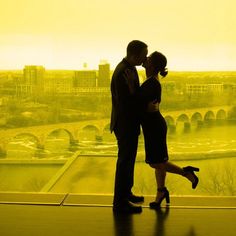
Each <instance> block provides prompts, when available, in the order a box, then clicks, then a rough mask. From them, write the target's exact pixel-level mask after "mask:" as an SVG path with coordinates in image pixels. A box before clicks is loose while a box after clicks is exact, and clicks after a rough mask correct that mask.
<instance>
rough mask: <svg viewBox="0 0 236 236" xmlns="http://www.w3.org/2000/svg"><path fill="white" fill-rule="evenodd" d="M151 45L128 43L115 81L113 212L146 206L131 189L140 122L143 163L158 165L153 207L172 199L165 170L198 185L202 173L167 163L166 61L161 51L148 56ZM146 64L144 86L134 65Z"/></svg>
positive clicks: (112, 130)
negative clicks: (163, 83)
mask: <svg viewBox="0 0 236 236" xmlns="http://www.w3.org/2000/svg"><path fill="white" fill-rule="evenodd" d="M147 54H148V46H147V45H146V44H145V43H144V42H142V41H139V40H133V41H131V42H130V43H129V44H128V46H127V54H126V57H125V58H124V59H123V60H122V61H121V62H120V63H119V64H118V65H117V67H116V69H115V71H114V73H113V76H112V81H111V94H112V114H111V127H110V128H111V132H114V134H115V136H116V139H117V144H118V159H117V163H116V174H115V188H114V199H113V211H114V212H116V213H127V214H129V213H140V212H142V207H141V206H139V205H136V203H142V202H144V197H143V196H136V195H134V194H133V193H132V187H133V183H134V164H135V159H136V155H137V148H138V136H139V134H140V125H141V126H142V131H143V135H144V143H145V153H146V157H145V161H146V163H147V164H148V165H149V166H150V167H152V168H154V170H155V176H156V183H157V195H156V199H155V201H153V202H151V203H150V204H149V205H150V208H152V209H159V208H160V205H161V202H162V201H163V200H164V199H165V200H166V203H167V204H168V203H169V202H170V198H169V192H168V190H167V188H166V186H165V178H166V172H170V173H175V174H178V175H182V176H183V177H185V178H187V179H188V180H189V181H190V182H191V183H192V188H193V189H195V188H196V186H197V184H198V177H197V176H196V175H195V173H194V171H199V169H198V168H196V167H192V166H187V167H183V168H181V167H179V166H177V165H174V164H173V163H171V162H169V161H168V159H169V158H168V150H167V145H166V134H167V125H166V122H165V119H164V117H163V116H162V114H161V113H160V110H159V104H160V102H161V84H160V80H159V79H160V77H165V76H166V75H167V74H168V71H167V69H166V65H167V59H166V57H165V56H164V55H163V54H162V53H160V52H157V51H155V52H153V53H151V54H150V55H149V56H147ZM140 65H142V66H143V67H144V68H145V70H146V80H145V81H144V83H143V84H142V85H141V86H140V84H139V77H138V73H137V70H136V68H135V66H140Z"/></svg>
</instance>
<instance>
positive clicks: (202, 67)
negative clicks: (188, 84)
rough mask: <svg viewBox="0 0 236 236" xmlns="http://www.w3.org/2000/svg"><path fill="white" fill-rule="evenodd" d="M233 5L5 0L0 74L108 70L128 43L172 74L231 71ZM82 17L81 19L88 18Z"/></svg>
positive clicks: (184, 0)
mask: <svg viewBox="0 0 236 236" xmlns="http://www.w3.org/2000/svg"><path fill="white" fill-rule="evenodd" d="M235 6H236V3H235V1H233V0H225V1H223V0H214V1H213V0H209V1H205V0H199V1H197V2H193V1H188V0H179V1H171V0H166V1H154V0H148V1H146V2H145V4H144V3H143V1H142V2H141V1H140V0H136V1H133V0H131V1H125V0H120V1H117V0H114V1H108V0H100V1H97V0H94V1H90V2H84V1H81V0H67V1H65V0H60V1H54V0H52V1H47V0H41V1H36V0H21V1H16V0H9V1H5V2H1V3H0V9H1V10H0V13H1V14H0V20H1V21H0V22H1V23H0V26H1V27H0V35H1V37H0V70H14V69H22V68H23V67H24V65H29V64H34V65H43V66H45V67H46V68H47V69H49V70H50V69H62V70H74V69H81V68H83V64H84V63H85V62H86V63H87V64H88V68H89V69H95V68H97V65H98V64H99V62H100V60H101V59H106V60H107V61H109V63H110V65H111V69H114V67H115V66H116V64H117V63H118V62H119V61H120V60H121V59H122V58H123V57H124V56H125V50H126V46H127V43H128V42H129V41H131V40H133V39H140V40H143V41H144V42H146V43H147V44H148V47H149V52H150V53H151V52H152V51H154V50H159V51H162V52H163V53H164V54H165V55H166V56H167V58H168V68H169V70H172V71H228V70H230V71H235V70H236V31H235V29H236V20H235V16H234V9H235ZM88 13H89V14H88Z"/></svg>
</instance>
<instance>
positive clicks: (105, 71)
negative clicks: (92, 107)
mask: <svg viewBox="0 0 236 236" xmlns="http://www.w3.org/2000/svg"><path fill="white" fill-rule="evenodd" d="M98 68H99V70H98V83H97V86H98V87H109V86H110V64H109V63H107V62H106V61H103V62H101V63H100V64H99V66H98Z"/></svg>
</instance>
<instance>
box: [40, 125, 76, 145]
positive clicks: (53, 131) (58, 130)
mask: <svg viewBox="0 0 236 236" xmlns="http://www.w3.org/2000/svg"><path fill="white" fill-rule="evenodd" d="M60 131H64V132H65V133H66V134H68V137H69V140H70V143H73V142H74V141H75V137H73V135H72V133H71V132H70V131H69V130H68V129H64V128H58V129H54V130H51V131H49V132H48V133H47V135H45V140H44V142H45V141H46V140H47V138H48V137H49V136H50V135H52V134H53V133H56V132H60Z"/></svg>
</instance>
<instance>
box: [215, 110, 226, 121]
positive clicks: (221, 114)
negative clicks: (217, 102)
mask: <svg viewBox="0 0 236 236" xmlns="http://www.w3.org/2000/svg"><path fill="white" fill-rule="evenodd" d="M226 118H227V115H226V111H225V110H223V109H220V110H219V111H217V113H216V119H217V120H226Z"/></svg>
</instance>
